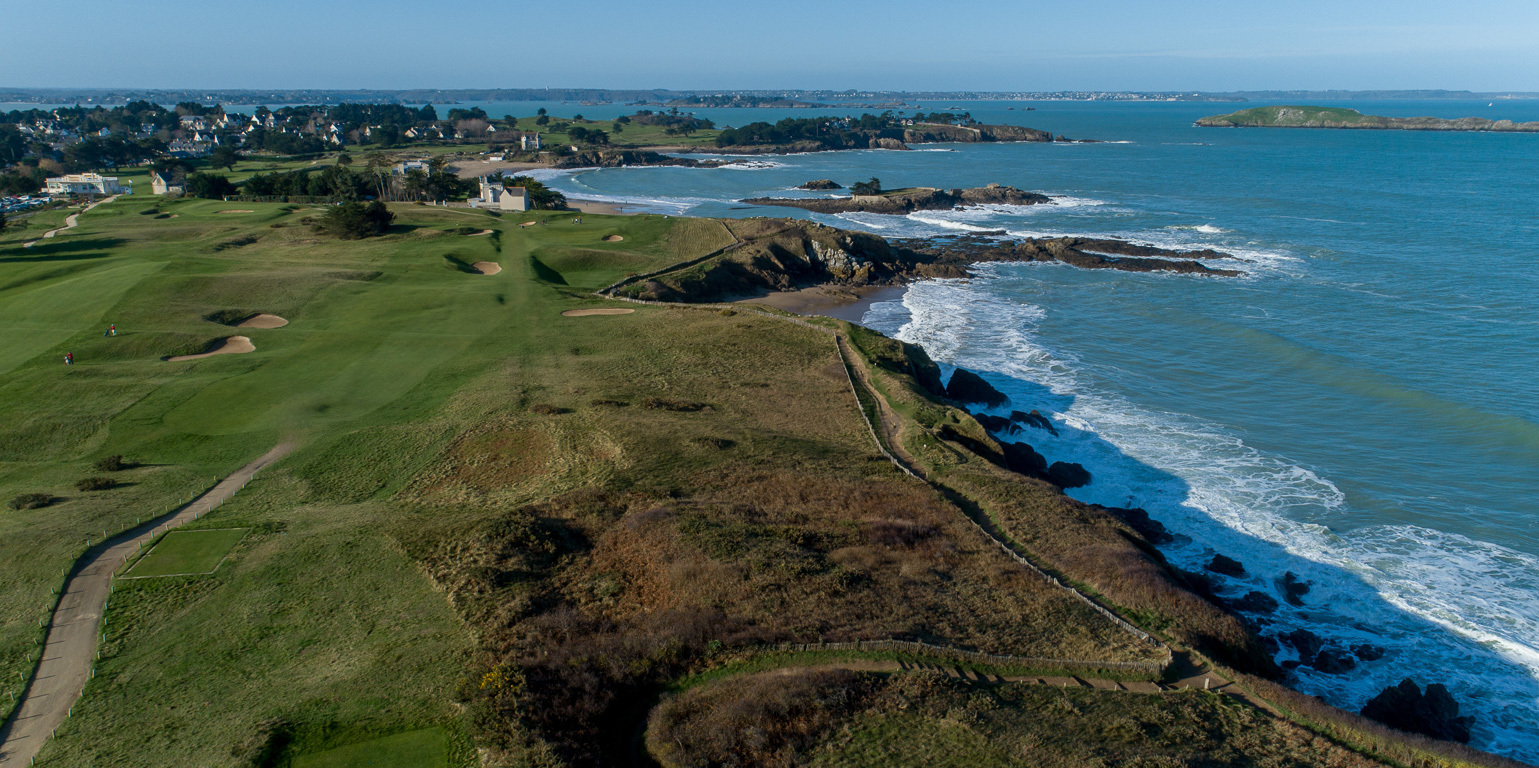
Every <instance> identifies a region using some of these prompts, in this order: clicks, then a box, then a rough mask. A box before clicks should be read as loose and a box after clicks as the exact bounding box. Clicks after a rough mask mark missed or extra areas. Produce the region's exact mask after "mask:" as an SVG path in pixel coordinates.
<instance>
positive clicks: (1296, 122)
mask: <svg viewBox="0 0 1539 768" xmlns="http://www.w3.org/2000/svg"><path fill="white" fill-rule="evenodd" d="M1197 126H1198V127H1199V128H1356V129H1366V130H1389V131H1491V132H1495V133H1539V121H1530V122H1526V123H1517V122H1513V121H1511V120H1489V119H1486V118H1484V117H1461V118H1457V119H1447V118H1441V117H1380V116H1378V115H1365V114H1363V113H1361V112H1358V111H1357V110H1355V109H1348V108H1346V107H1294V106H1272V107H1252V108H1250V109H1242V110H1240V111H1239V112H1231V113H1230V114H1227V115H1214V116H1212V117H1204V118H1202V119H1201V120H1198V121H1197Z"/></svg>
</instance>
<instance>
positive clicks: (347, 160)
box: [337, 152, 353, 165]
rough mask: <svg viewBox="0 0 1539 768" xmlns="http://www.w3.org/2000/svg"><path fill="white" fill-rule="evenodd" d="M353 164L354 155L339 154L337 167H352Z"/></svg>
mask: <svg viewBox="0 0 1539 768" xmlns="http://www.w3.org/2000/svg"><path fill="white" fill-rule="evenodd" d="M352 164H353V156H352V155H349V154H348V153H346V152H338V153H337V165H352Z"/></svg>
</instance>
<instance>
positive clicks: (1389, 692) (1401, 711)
mask: <svg viewBox="0 0 1539 768" xmlns="http://www.w3.org/2000/svg"><path fill="white" fill-rule="evenodd" d="M1363 717H1366V718H1369V719H1372V720H1377V721H1379V722H1381V723H1383V724H1385V725H1387V726H1389V727H1391V728H1397V729H1399V730H1402V731H1407V732H1410V733H1420V734H1423V735H1426V736H1431V737H1432V738H1434V739H1447V740H1449V741H1457V742H1460V743H1463V744H1468V743H1469V740H1470V726H1471V725H1474V723H1475V718H1473V717H1469V716H1465V717H1460V716H1459V703H1458V702H1456V701H1454V698H1453V696H1452V695H1451V694H1449V693H1448V689H1447V688H1446V687H1444V686H1443V685H1442V684H1441V683H1432V684H1430V685H1428V686H1427V692H1426V693H1425V694H1424V693H1422V691H1421V689H1420V688H1419V687H1417V685H1416V683H1415V682H1413V681H1412V680H1411V679H1410V678H1406V679H1404V680H1401V681H1400V684H1399V685H1395V686H1391V687H1389V688H1385V689H1384V691H1383V692H1381V693H1380V694H1379V695H1377V696H1375V697H1373V698H1372V699H1371V700H1369V702H1368V703H1367V704H1365V705H1363Z"/></svg>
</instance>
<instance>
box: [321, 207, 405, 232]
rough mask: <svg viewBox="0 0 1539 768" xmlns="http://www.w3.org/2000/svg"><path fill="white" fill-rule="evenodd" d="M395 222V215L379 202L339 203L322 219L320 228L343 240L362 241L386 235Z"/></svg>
mask: <svg viewBox="0 0 1539 768" xmlns="http://www.w3.org/2000/svg"><path fill="white" fill-rule="evenodd" d="M393 221H395V214H393V213H391V212H390V209H389V208H386V207H385V204H384V203H382V202H380V201H378V200H375V201H374V202H372V203H359V202H349V203H338V204H337V205H334V206H332V207H331V209H330V210H328V211H326V214H325V215H324V216H322V217H321V223H320V225H319V228H320V230H321V231H322V232H328V233H330V234H332V235H335V236H337V237H339V238H342V239H343V240H360V239H363V238H365V237H376V236H378V235H383V234H385V230H387V229H389V228H390V224H391V222H393Z"/></svg>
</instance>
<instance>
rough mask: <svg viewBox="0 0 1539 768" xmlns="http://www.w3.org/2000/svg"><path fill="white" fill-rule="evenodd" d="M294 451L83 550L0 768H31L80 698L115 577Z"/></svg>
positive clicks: (278, 452) (9, 727) (4, 740)
mask: <svg viewBox="0 0 1539 768" xmlns="http://www.w3.org/2000/svg"><path fill="white" fill-rule="evenodd" d="M293 448H294V446H293V444H291V443H282V444H280V445H278V446H277V447H275V448H273V449H272V450H270V451H268V452H267V453H266V454H264V455H263V456H262V457H261V458H259V459H257V460H256V461H253V462H251V463H250V464H247V465H246V466H244V467H241V468H240V469H239V470H236V472H235V474H232V475H230V476H229V477H227V478H225V479H224V480H221V481H220V482H219V483H218V484H217V485H215V486H214V487H213V488H210V489H209V490H208V491H207V492H205V493H204V494H203V495H202V496H199V497H198V498H196V499H193V500H192V502H191V503H189V504H187V505H186V506H183V507H182V508H181V509H178V510H177V511H175V512H172V513H170V514H168V515H166V516H164V517H160V518H157V519H155V520H151V521H150V522H148V523H145V524H144V525H141V526H139V527H138V528H133V529H131V530H128V531H124V532H123V533H121V534H118V535H117V536H114V537H112V538H110V539H108V540H106V541H104V542H102V543H101V544H97V545H96V546H94V547H92V548H90V549H88V550H86V553H85V554H84V555H82V556H81V557H80V560H79V561H77V562H76V564H75V570H74V571H73V572H72V573H71V574H70V577H69V581H67V582H65V585H64V596H63V597H61V598H59V606H58V607H57V608H55V609H54V612H53V621H52V622H51V623H50V624H49V627H48V640H47V642H46V643H45V644H44V646H43V658H42V660H41V661H39V662H38V666H37V674H36V675H35V676H34V677H33V678H32V683H31V684H30V685H28V686H27V691H26V693H24V694H22V700H21V706H20V707H18V708H17V709H16V712H15V714H14V717H13V718H12V719H11V721H10V722H8V723H6V724H5V726H4V727H3V728H0V768H21V767H22V766H25V765H29V764H30V762H31V760H32V758H33V757H34V756H36V755H37V753H38V750H40V749H42V748H43V742H45V741H47V740H48V737H49V736H50V735H52V734H53V731H54V729H55V728H58V727H59V724H60V723H62V722H64V719H65V718H66V717H68V716H69V711H70V708H71V707H73V706H74V705H75V701H76V700H77V699H79V698H80V693H81V691H83V690H85V684H86V681H87V680H89V679H90V678H91V666H92V663H93V662H94V661H95V660H96V639H97V636H98V634H99V628H100V626H101V620H102V614H103V613H104V612H105V610H106V607H107V595H108V594H109V593H110V592H111V591H112V573H113V571H115V570H117V568H118V567H119V566H121V565H122V564H123V563H124V561H126V560H127V559H128V557H129V556H130V555H132V554H133V553H135V552H137V551H138V550H139V548H140V547H141V546H142V545H144V544H145V543H147V542H149V541H150V540H151V539H153V538H154V537H155V536H157V535H159V534H161V533H163V532H165V531H167V530H170V529H172V528H175V527H177V526H179V525H182V524H184V523H189V522H192V521H193V520H196V519H198V518H199V517H202V516H203V515H205V514H207V513H208V512H209V511H210V510H212V509H214V508H215V507H217V506H219V505H220V504H221V503H223V502H224V501H225V500H226V499H228V498H230V497H231V496H234V495H235V492H236V491H239V490H240V489H241V488H242V487H244V486H245V485H246V483H247V482H248V481H249V480H251V478H252V476H254V475H255V474H256V473H257V470H260V469H261V468H263V467H265V466H267V465H268V464H271V463H273V462H274V461H277V460H278V459H280V458H282V457H283V456H284V455H285V454H287V453H288V452H289V451H290V450H293Z"/></svg>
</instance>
